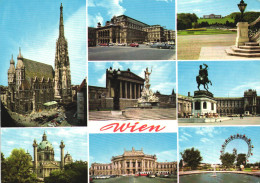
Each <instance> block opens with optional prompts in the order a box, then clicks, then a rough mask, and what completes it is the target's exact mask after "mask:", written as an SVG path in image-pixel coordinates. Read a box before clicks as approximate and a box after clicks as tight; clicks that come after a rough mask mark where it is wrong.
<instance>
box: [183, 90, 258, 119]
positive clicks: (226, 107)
mask: <svg viewBox="0 0 260 183" xmlns="http://www.w3.org/2000/svg"><path fill="white" fill-rule="evenodd" d="M214 99H215V100H216V101H217V113H218V114H219V115H221V116H228V115H235V114H245V115H256V114H260V96H257V92H256V90H252V89H249V90H246V91H245V92H244V96H243V97H214ZM192 101H193V97H192V96H190V94H188V96H183V95H178V114H179V117H188V116H189V115H192V114H191V113H192V107H193V106H192Z"/></svg>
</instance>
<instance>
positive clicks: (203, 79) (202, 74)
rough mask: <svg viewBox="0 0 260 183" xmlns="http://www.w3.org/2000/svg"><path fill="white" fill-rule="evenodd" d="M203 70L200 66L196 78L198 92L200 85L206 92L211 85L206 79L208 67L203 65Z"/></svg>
mask: <svg viewBox="0 0 260 183" xmlns="http://www.w3.org/2000/svg"><path fill="white" fill-rule="evenodd" d="M203 65H204V66H205V68H202V65H200V71H199V75H198V76H197V77H196V81H197V83H198V89H199V90H200V85H203V86H204V89H205V90H207V91H208V89H209V85H208V84H210V85H212V83H211V81H210V80H209V78H208V69H207V68H208V65H206V64H203Z"/></svg>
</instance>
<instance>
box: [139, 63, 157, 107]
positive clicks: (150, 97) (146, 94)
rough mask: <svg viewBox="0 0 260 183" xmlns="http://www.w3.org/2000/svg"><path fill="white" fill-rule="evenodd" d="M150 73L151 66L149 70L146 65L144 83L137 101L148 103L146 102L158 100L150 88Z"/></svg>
mask: <svg viewBox="0 0 260 183" xmlns="http://www.w3.org/2000/svg"><path fill="white" fill-rule="evenodd" d="M151 73H152V68H151V72H149V69H148V67H147V68H146V70H145V71H144V76H145V83H144V88H143V90H142V92H141V98H139V99H138V103H148V102H159V98H158V97H156V96H155V95H154V93H153V91H152V90H151V89H150V86H151V84H150V75H151Z"/></svg>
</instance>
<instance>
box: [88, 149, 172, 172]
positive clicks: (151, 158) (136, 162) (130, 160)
mask: <svg viewBox="0 0 260 183" xmlns="http://www.w3.org/2000/svg"><path fill="white" fill-rule="evenodd" d="M176 170H177V163H176V162H157V157H156V155H148V154H145V153H144V152H143V149H141V150H135V149H134V148H132V150H130V151H127V150H124V153H123V154H122V155H119V156H112V158H111V163H107V164H101V163H92V164H91V167H90V170H89V174H90V175H125V174H126V175H133V174H138V173H139V172H148V174H155V173H158V174H162V173H163V174H174V173H175V172H176Z"/></svg>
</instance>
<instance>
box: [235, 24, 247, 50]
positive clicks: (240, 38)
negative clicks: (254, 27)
mask: <svg viewBox="0 0 260 183" xmlns="http://www.w3.org/2000/svg"><path fill="white" fill-rule="evenodd" d="M248 26H249V24H248V22H238V23H237V38H236V47H239V46H242V45H244V43H245V42H249V38H248Z"/></svg>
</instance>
